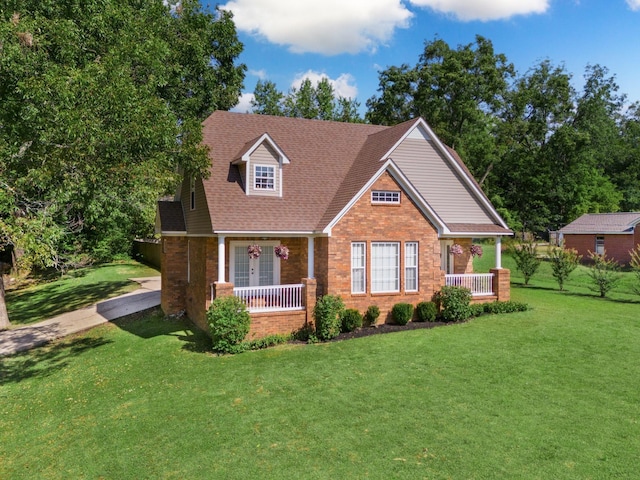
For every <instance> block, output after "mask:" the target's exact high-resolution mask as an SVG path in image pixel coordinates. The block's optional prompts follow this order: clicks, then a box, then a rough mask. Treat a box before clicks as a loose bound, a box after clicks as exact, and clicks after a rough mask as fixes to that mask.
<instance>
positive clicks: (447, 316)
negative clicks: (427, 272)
mask: <svg viewBox="0 0 640 480" xmlns="http://www.w3.org/2000/svg"><path fill="white" fill-rule="evenodd" d="M436 303H437V304H439V305H440V309H441V315H442V319H443V320H444V321H445V322H460V321H462V320H466V319H467V318H469V317H470V316H471V313H472V310H471V308H470V303H471V290H469V289H468V288H464V287H453V286H444V287H442V289H441V290H440V291H439V292H437V293H436Z"/></svg>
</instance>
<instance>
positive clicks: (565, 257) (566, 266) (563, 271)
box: [549, 247, 582, 290]
mask: <svg viewBox="0 0 640 480" xmlns="http://www.w3.org/2000/svg"><path fill="white" fill-rule="evenodd" d="M581 258H582V255H578V252H577V251H576V250H575V249H573V248H564V247H553V248H551V249H549V261H550V262H551V270H552V272H553V277H554V278H555V279H556V281H557V282H558V286H559V287H560V290H564V283H565V282H566V281H567V279H568V278H569V275H570V274H571V272H573V271H574V270H575V269H576V268H577V267H578V265H579V264H580V259H581Z"/></svg>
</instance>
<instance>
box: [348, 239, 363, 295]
mask: <svg viewBox="0 0 640 480" xmlns="http://www.w3.org/2000/svg"><path fill="white" fill-rule="evenodd" d="M366 252H367V251H366V245H365V243H364V242H354V243H352V244H351V293H365V292H366V287H367V281H366V265H367V263H366V258H367V255H366Z"/></svg>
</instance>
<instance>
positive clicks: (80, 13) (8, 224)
mask: <svg viewBox="0 0 640 480" xmlns="http://www.w3.org/2000/svg"><path fill="white" fill-rule="evenodd" d="M0 45H2V55H1V57H0V102H1V103H2V105H3V108H2V109H1V110H0V157H2V159H3V161H2V162H1V164H0V179H1V180H0V192H1V193H0V227H1V228H0V229H1V230H2V231H3V232H6V235H5V238H3V239H0V241H1V242H3V243H9V244H12V245H14V246H16V250H17V251H20V252H21V253H22V252H23V259H22V262H23V263H22V265H21V266H22V267H23V268H30V267H31V266H35V267H56V268H59V269H64V268H66V267H67V266H73V264H74V263H77V261H78V258H79V257H80V256H81V255H82V254H89V255H90V256H91V257H92V258H93V259H94V260H98V261H104V260H107V259H110V258H113V257H114V256H118V255H122V254H128V253H129V249H130V246H131V240H132V239H133V237H134V236H145V235H148V234H150V233H152V228H153V216H154V214H155V202H156V199H157V198H158V197H159V196H161V195H164V194H166V193H167V192H170V191H171V190H172V189H173V188H174V186H175V184H176V181H177V172H178V168H181V169H183V170H184V171H187V172H193V173H195V174H202V175H206V172H207V166H208V160H207V152H206V150H205V149H204V148H203V147H201V146H200V140H201V126H200V122H201V120H202V119H203V118H204V117H205V116H206V115H208V114H209V113H210V112H212V111H213V110H215V109H229V108H231V107H232V106H234V105H235V104H236V103H237V98H238V95H239V93H240V90H241V88H242V81H243V77H244V71H245V68H246V67H245V66H244V65H242V64H238V65H236V60H237V57H238V55H239V54H240V52H241V51H242V44H241V43H240V42H239V41H238V39H237V36H236V32H235V27H234V24H233V21H232V17H231V14H230V13H229V12H226V11H222V10H215V11H214V13H209V12H208V11H205V10H204V9H203V8H202V7H201V5H200V3H199V2H197V1H196V0H185V1H181V2H180V4H179V5H176V2H162V1H160V0H154V1H148V2H116V1H114V0H105V1H99V2H98V1H95V0H90V1H87V2H82V5H81V6H80V5H79V4H78V2H77V1H75V0H61V1H57V2H49V1H46V2H41V1H33V0H12V1H11V2H9V4H8V5H6V7H4V8H2V10H0Z"/></svg>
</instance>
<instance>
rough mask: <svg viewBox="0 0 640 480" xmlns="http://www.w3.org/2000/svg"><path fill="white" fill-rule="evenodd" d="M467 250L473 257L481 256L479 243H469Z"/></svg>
mask: <svg viewBox="0 0 640 480" xmlns="http://www.w3.org/2000/svg"><path fill="white" fill-rule="evenodd" d="M469 251H470V252H471V255H473V256H474V257H482V246H480V245H471V248H469Z"/></svg>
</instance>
